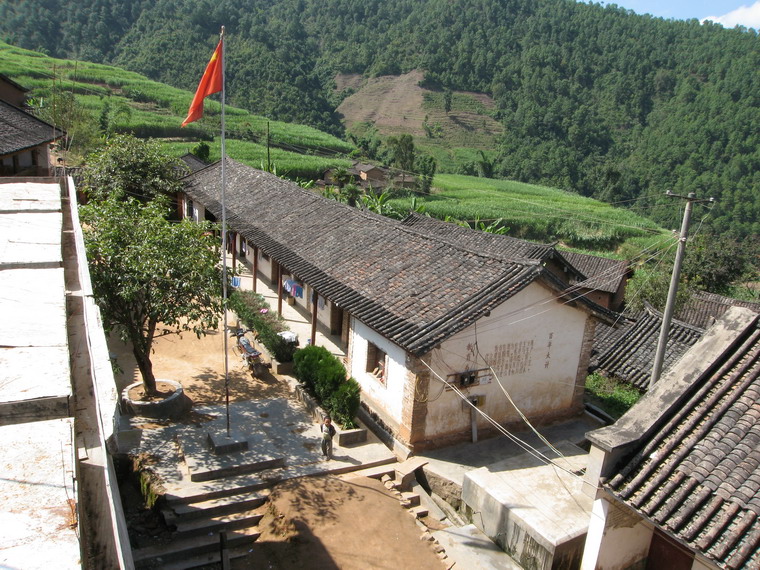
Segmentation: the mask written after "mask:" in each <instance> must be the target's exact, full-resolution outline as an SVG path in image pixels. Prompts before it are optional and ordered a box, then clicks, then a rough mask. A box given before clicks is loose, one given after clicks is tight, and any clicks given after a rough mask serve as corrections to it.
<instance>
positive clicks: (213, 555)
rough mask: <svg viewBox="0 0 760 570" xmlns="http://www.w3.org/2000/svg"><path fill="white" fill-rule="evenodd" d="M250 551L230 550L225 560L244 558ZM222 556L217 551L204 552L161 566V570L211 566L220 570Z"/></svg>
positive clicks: (238, 548) (245, 548)
mask: <svg viewBox="0 0 760 570" xmlns="http://www.w3.org/2000/svg"><path fill="white" fill-rule="evenodd" d="M249 551H250V547H249V546H240V547H237V548H230V549H229V550H228V551H227V555H226V559H227V560H234V559H236V558H242V557H243V556H246V555H247V554H248V553H249ZM221 560H222V556H221V554H220V553H219V551H218V550H217V551H214V552H206V553H204V554H198V555H196V556H191V557H189V558H184V559H183V560H179V561H176V562H168V563H166V564H163V565H162V566H161V570H190V569H192V568H208V567H209V566H211V565H214V566H215V567H219V568H222V566H221V565H220V563H221Z"/></svg>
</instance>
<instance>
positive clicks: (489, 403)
mask: <svg viewBox="0 0 760 570" xmlns="http://www.w3.org/2000/svg"><path fill="white" fill-rule="evenodd" d="M587 318H588V314H587V313H586V312H584V311H582V310H581V309H577V308H574V307H570V306H568V305H565V304H563V303H561V302H559V301H557V299H556V297H555V295H554V294H553V293H552V291H550V290H549V289H547V288H546V287H544V286H542V285H540V284H538V283H533V284H531V285H529V286H528V287H526V288H525V289H524V290H522V291H521V292H520V293H518V294H517V295H515V296H514V297H513V298H511V299H509V300H508V301H506V302H505V303H503V304H502V305H500V306H499V307H497V308H496V309H494V310H493V311H491V314H490V315H489V316H487V317H483V318H481V319H480V320H479V321H478V322H477V324H476V325H473V326H471V327H469V328H467V329H465V330H464V331H462V332H460V333H458V334H456V335H454V336H453V337H452V338H450V339H448V340H447V341H445V342H444V343H443V344H442V345H441V346H440V347H438V348H436V349H434V350H433V351H432V353H431V355H430V356H428V357H425V361H427V362H432V367H433V369H434V370H435V371H436V372H437V373H438V374H439V375H440V376H441V377H443V378H444V379H448V378H449V377H450V375H452V374H455V373H459V372H464V371H466V370H482V369H484V368H488V365H489V364H490V365H491V366H492V367H493V368H494V371H495V372H496V376H495V377H494V376H493V375H492V374H490V372H481V373H480V374H481V375H483V376H484V377H481V378H480V379H479V381H478V383H477V384H476V385H472V386H469V387H466V388H464V389H463V390H462V391H463V392H464V393H465V394H466V395H467V396H484V397H485V401H484V402H483V404H482V406H481V409H482V410H483V411H484V412H485V413H487V414H488V415H489V416H491V417H492V418H494V419H495V420H496V421H498V422H499V423H502V424H503V423H505V422H513V421H519V415H518V414H517V412H516V410H515V409H514V407H513V406H512V404H511V403H510V402H509V401H508V399H507V397H506V396H505V395H504V393H503V391H502V389H501V388H500V387H499V384H498V383H497V378H498V379H499V380H500V381H501V383H502V385H503V386H504V388H505V389H506V390H507V392H508V393H509V394H510V396H511V397H512V399H513V400H514V402H515V403H516V404H517V405H518V406H519V407H520V409H521V410H522V412H523V413H524V414H525V415H526V416H528V417H529V418H535V419H540V418H541V417H542V416H546V417H550V416H557V415H561V414H562V413H563V412H564V411H570V410H571V408H572V406H573V401H574V398H573V396H574V393H575V382H576V374H577V372H578V364H579V360H580V357H581V350H582V346H583V335H584V330H585V323H586V319H587ZM470 415H471V412H470V409H469V407H464V406H463V402H462V399H461V398H460V397H459V396H458V395H457V394H456V393H455V392H454V391H453V390H450V389H445V386H444V385H443V384H442V383H441V382H440V380H438V379H437V378H433V379H431V382H430V388H429V393H428V415H427V425H426V430H425V436H426V437H427V438H434V437H436V436H439V435H444V434H447V433H456V432H461V431H463V430H466V429H468V428H469V426H470V422H471V418H470ZM478 426H479V427H485V426H489V424H488V422H487V421H486V420H485V419H484V418H482V417H480V416H478Z"/></svg>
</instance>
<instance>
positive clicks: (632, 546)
mask: <svg viewBox="0 0 760 570" xmlns="http://www.w3.org/2000/svg"><path fill="white" fill-rule="evenodd" d="M651 542H652V527H651V526H650V525H648V524H647V523H645V522H644V520H643V519H642V518H640V517H638V516H636V515H635V514H634V513H632V512H631V511H630V510H629V509H625V508H623V507H620V506H618V505H615V504H614V503H610V502H609V501H607V500H606V499H604V498H599V499H597V500H596V501H594V506H593V509H592V511H591V520H590V522H589V527H588V534H587V535H586V546H585V549H584V551H583V560H582V562H581V570H618V569H621V568H628V567H630V566H631V565H633V564H635V563H636V562H639V561H641V560H644V559H645V558H646V557H647V555H648V554H649V544H650V543H651Z"/></svg>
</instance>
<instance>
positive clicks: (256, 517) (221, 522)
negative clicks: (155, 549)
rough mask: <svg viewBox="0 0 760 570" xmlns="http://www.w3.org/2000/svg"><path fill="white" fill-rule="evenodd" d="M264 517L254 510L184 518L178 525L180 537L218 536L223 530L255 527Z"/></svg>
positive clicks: (177, 531)
mask: <svg viewBox="0 0 760 570" xmlns="http://www.w3.org/2000/svg"><path fill="white" fill-rule="evenodd" d="M263 516H264V515H263V514H262V513H259V512H256V511H254V510H252V509H248V510H245V511H240V512H234V513H230V514H225V515H216V516H213V517H203V518H191V519H189V520H188V519H187V518H182V519H179V520H178V521H177V523H176V525H175V526H176V534H177V536H178V537H180V536H181V537H186V536H198V535H202V534H206V535H209V534H218V533H219V531H221V530H234V529H237V528H243V527H246V526H254V525H257V524H259V521H260V520H261V518H262V517H263Z"/></svg>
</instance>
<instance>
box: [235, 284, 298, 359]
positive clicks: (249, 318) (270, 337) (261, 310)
mask: <svg viewBox="0 0 760 570" xmlns="http://www.w3.org/2000/svg"><path fill="white" fill-rule="evenodd" d="M228 308H229V309H230V310H232V311H235V313H237V316H238V317H239V318H240V320H241V321H242V322H243V324H244V325H245V326H246V328H249V329H251V330H253V331H255V333H256V337H257V338H258V340H259V341H260V342H261V344H263V345H264V346H265V347H267V350H269V352H270V353H271V354H272V356H273V357H274V358H275V360H277V361H279V362H291V361H292V360H293V353H294V352H295V350H296V347H295V346H294V345H293V344H291V343H289V342H287V341H286V340H285V339H283V338H282V337H281V336H280V335H279V334H278V333H281V332H283V331H285V330H287V326H286V325H285V322H284V320H283V318H282V316H281V315H279V314H278V313H276V312H274V311H272V310H271V309H270V307H269V303H267V302H266V301H265V300H264V296H263V295H260V294H259V293H254V292H253V291H233V293H232V294H231V295H230V297H229V300H228Z"/></svg>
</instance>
